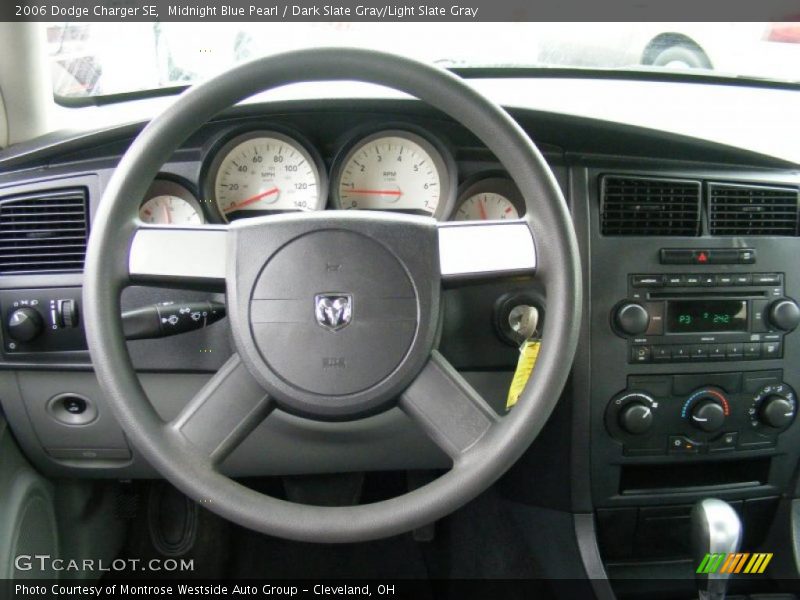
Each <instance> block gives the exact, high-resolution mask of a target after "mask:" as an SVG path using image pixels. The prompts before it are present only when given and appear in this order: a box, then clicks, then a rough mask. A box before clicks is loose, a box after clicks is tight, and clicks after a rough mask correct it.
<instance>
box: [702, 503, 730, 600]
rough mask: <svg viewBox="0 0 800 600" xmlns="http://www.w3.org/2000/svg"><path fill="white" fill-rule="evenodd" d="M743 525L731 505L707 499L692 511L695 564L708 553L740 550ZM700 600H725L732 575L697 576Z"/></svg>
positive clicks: (712, 574) (708, 574) (727, 552)
mask: <svg viewBox="0 0 800 600" xmlns="http://www.w3.org/2000/svg"><path fill="white" fill-rule="evenodd" d="M741 541H742V522H741V520H740V519H739V515H737V514H736V511H735V510H733V508H732V507H731V505H730V504H728V503H727V502H723V501H722V500H717V499H716V498H707V499H705V500H702V501H700V502H698V503H697V504H695V505H694V508H692V552H693V554H694V558H695V565H700V564H701V562H702V560H703V559H704V558H705V556H706V554H730V553H734V552H738V551H739V544H740V543H741ZM696 577H697V591H698V593H699V597H700V600H724V598H725V591H726V589H727V587H728V578H729V577H730V573H719V572H716V573H697V576H696Z"/></svg>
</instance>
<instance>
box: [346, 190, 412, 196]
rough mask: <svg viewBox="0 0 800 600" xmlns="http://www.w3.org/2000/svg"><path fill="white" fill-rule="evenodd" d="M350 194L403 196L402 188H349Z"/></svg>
mask: <svg viewBox="0 0 800 600" xmlns="http://www.w3.org/2000/svg"><path fill="white" fill-rule="evenodd" d="M347 193H348V194H370V195H373V196H402V195H403V192H401V191H400V190H347Z"/></svg>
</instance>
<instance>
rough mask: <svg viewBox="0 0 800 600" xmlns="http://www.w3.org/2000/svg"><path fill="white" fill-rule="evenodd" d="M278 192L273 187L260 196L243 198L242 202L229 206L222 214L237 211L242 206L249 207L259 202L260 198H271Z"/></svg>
mask: <svg viewBox="0 0 800 600" xmlns="http://www.w3.org/2000/svg"><path fill="white" fill-rule="evenodd" d="M278 192H279V190H278V188H276V187H274V188H272V189H271V190H267V191H266V192H261V193H260V194H256V195H255V196H250V197H249V198H245V199H244V200H242V201H240V202H237V203H236V204H231V205H230V206H229V207H228V208H226V209H225V210H224V212H226V213H227V212H231V211H233V210H238V209H240V208H242V207H244V206H249V205H250V204H254V203H256V202H258V201H259V200H261V199H262V198H266V197H267V196H272V195H273V194H277V193H278Z"/></svg>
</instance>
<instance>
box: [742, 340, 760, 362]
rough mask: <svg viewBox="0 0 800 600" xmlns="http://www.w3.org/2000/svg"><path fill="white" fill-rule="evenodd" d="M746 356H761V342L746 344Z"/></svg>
mask: <svg viewBox="0 0 800 600" xmlns="http://www.w3.org/2000/svg"><path fill="white" fill-rule="evenodd" d="M744 356H745V358H759V357H760V356H761V344H760V343H758V342H755V343H747V344H744Z"/></svg>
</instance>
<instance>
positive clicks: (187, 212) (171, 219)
mask: <svg viewBox="0 0 800 600" xmlns="http://www.w3.org/2000/svg"><path fill="white" fill-rule="evenodd" d="M139 218H140V219H141V220H142V221H144V222H145V223H153V224H158V225H202V224H203V223H204V222H205V219H204V218H203V209H202V208H200V203H199V202H198V201H197V198H195V196H194V194H192V193H191V192H190V191H189V190H188V189H186V188H185V187H184V186H182V185H180V184H178V183H175V182H174V181H167V180H165V179H156V180H155V181H154V182H153V185H152V186H150V189H149V190H147V194H146V195H145V200H144V202H143V203H142V205H141V206H140V207H139Z"/></svg>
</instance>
